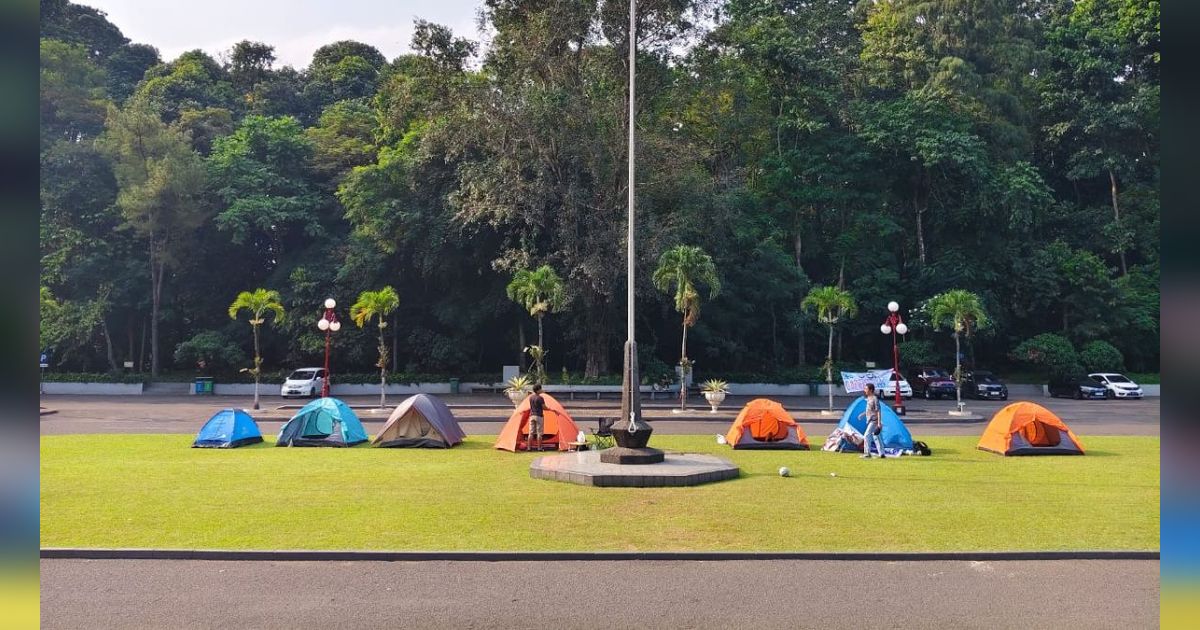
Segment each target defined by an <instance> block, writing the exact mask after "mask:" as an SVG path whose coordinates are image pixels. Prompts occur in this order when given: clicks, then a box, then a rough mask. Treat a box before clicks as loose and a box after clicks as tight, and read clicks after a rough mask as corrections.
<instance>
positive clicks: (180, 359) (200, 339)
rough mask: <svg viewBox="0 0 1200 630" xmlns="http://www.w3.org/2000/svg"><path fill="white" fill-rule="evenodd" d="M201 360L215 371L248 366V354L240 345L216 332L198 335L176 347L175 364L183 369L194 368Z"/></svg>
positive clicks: (207, 331) (205, 332)
mask: <svg viewBox="0 0 1200 630" xmlns="http://www.w3.org/2000/svg"><path fill="white" fill-rule="evenodd" d="M201 359H204V362H205V363H206V364H208V367H209V368H210V369H213V370H220V369H222V368H238V367H242V366H245V365H247V364H248V360H247V359H246V353H244V352H242V349H241V348H240V347H239V346H238V344H236V343H234V342H233V341H231V340H230V339H229V338H228V337H226V336H225V335H223V334H221V333H219V332H217V331H215V330H205V331H202V332H199V333H196V336H195V337H192V338H191V339H188V340H187V341H185V342H183V343H181V344H179V345H178V346H176V347H175V363H176V364H178V365H179V366H181V367H194V366H195V365H196V363H197V362H198V361H200V360H201Z"/></svg>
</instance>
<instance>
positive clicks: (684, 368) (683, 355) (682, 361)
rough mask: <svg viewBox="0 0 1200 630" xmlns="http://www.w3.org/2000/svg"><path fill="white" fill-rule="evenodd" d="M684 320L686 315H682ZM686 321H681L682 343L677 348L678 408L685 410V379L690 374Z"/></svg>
mask: <svg viewBox="0 0 1200 630" xmlns="http://www.w3.org/2000/svg"><path fill="white" fill-rule="evenodd" d="M684 317H685V318H686V317H687V315H684ZM687 329H688V325H687V319H684V321H683V341H682V343H681V344H680V346H679V365H680V373H679V408H680V409H687V377H688V374H689V373H690V370H689V369H688V367H689V366H688V362H687Z"/></svg>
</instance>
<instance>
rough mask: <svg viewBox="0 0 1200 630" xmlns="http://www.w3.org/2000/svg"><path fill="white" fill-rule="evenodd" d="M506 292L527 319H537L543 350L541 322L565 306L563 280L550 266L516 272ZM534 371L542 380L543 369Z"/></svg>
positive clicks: (538, 343) (565, 295)
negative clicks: (521, 307) (526, 313)
mask: <svg viewBox="0 0 1200 630" xmlns="http://www.w3.org/2000/svg"><path fill="white" fill-rule="evenodd" d="M505 291H506V292H507V293H508V297H509V299H511V300H512V301H514V302H516V303H518V304H520V305H521V306H523V307H525V310H527V311H529V314H530V315H532V316H533V317H535V318H537V323H538V342H537V347H538V348H543V349H544V348H545V347H546V344H545V343H544V342H543V339H542V319H543V318H544V317H546V313H557V312H558V311H560V310H562V307H563V305H564V304H565V303H566V298H567V291H566V285H565V284H564V283H563V281H562V278H560V277H558V274H557V273H555V272H554V269H553V268H551V267H550V265H542V266H541V267H538V268H537V269H534V270H533V271H530V270H528V269H519V270H517V273H515V274H513V278H512V281H511V282H509V283H508V287H507V288H506V289H505ZM535 360H537V358H536V357H535ZM535 369H536V370H537V372H538V374H539V378H541V375H543V374H544V373H545V368H544V367H543V366H542V365H541V364H540V362H539V363H538V364H537V365H536V366H535Z"/></svg>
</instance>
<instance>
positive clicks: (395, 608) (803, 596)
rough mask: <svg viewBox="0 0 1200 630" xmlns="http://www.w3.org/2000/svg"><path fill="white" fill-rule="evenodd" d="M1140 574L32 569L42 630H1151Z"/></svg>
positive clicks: (900, 565) (53, 565)
mask: <svg viewBox="0 0 1200 630" xmlns="http://www.w3.org/2000/svg"><path fill="white" fill-rule="evenodd" d="M1158 572H1159V563H1158V562H1156V561H1100V560H1084V561H1048V562H1037V561H1020V562H1016V561H1008V562H869V561H841V562H837V561H828V562H826V561H754V562H742V561H729V562H690V561H680V562H651V561H633V562H538V563H533V562H424V563H422V562H212V561H198V560H178V561H158V560H43V561H42V563H41V579H42V590H41V597H42V627H43V628H84V627H86V628H89V630H100V629H102V628H239V629H240V628H338V627H341V628H406V627H410V628H539V629H540V628H589V629H591V628H756V629H759V628H764V629H765V628H1053V629H1055V630H1059V629H1061V628H1122V629H1128V628H1156V627H1158V600H1159V578H1158Z"/></svg>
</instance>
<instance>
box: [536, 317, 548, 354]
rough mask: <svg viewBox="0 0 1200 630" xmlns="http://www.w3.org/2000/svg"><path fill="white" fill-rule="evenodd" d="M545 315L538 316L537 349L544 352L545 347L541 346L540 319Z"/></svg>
mask: <svg viewBox="0 0 1200 630" xmlns="http://www.w3.org/2000/svg"><path fill="white" fill-rule="evenodd" d="M543 317H545V315H538V318H537V319H538V347H539V348H541V349H543V350H545V349H546V346H544V345H542V318H543Z"/></svg>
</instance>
